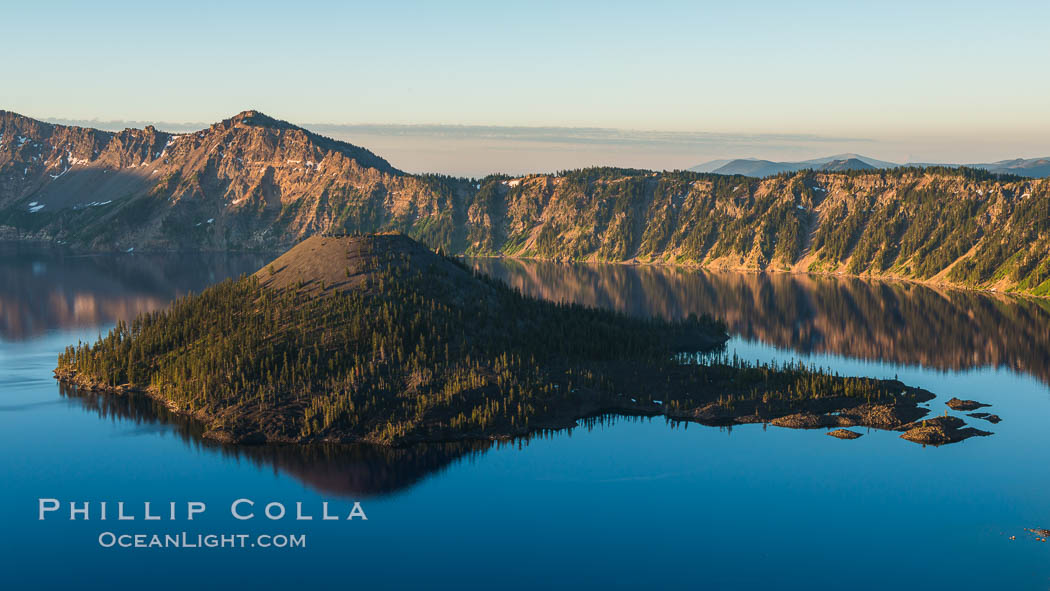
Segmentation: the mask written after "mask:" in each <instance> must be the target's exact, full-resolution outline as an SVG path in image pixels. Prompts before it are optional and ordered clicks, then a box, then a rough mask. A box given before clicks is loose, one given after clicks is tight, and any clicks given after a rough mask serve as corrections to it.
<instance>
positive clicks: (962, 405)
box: [945, 398, 991, 410]
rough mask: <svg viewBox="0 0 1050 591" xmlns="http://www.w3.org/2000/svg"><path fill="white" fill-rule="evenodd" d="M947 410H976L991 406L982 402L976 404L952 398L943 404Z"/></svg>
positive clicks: (975, 402)
mask: <svg viewBox="0 0 1050 591" xmlns="http://www.w3.org/2000/svg"><path fill="white" fill-rule="evenodd" d="M945 404H947V405H948V408H950V409H952V410H977V409H978V408H983V407H985V406H991V404H984V403H983V402H977V401H976V400H960V399H959V398H952V399H951V400H949V401H948V402H945Z"/></svg>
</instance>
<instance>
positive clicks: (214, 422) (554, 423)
mask: <svg viewBox="0 0 1050 591" xmlns="http://www.w3.org/2000/svg"><path fill="white" fill-rule="evenodd" d="M54 375H55V378H56V379H57V380H58V381H60V382H62V383H64V384H66V385H71V386H76V387H77V388H81V389H85V390H88V391H92V392H96V393H103V394H109V395H116V396H120V395H126V394H131V393H134V394H142V395H145V396H149V397H150V398H153V399H154V400H157V401H159V402H161V403H162V404H164V405H165V406H166V407H167V408H168V409H169V410H170V411H171V412H173V413H175V414H178V415H181V416H185V417H189V418H192V419H194V420H196V421H199V422H200V423H202V424H203V425H204V427H205V429H204V431H203V437H204V438H205V439H208V440H212V441H216V442H220V443H227V444H240V445H257V444H268V443H284V444H310V443H341V444H350V443H370V444H379V445H391V444H390V443H388V442H383V441H372V440H370V439H368V438H361V437H354V436H342V437H332V436H327V437H323V438H317V437H299V438H290V437H288V436H286V435H285V434H283V433H282V431H281V430H278V429H270V428H268V427H269V426H274V425H277V424H278V423H280V420H279V417H274V416H267V415H266V414H260V415H259V416H258V417H255V418H257V419H258V421H257V422H255V421H252V422H253V423H255V424H258V425H259V426H260V427H259V428H258V429H257V430H246V429H236V428H230V427H228V426H227V423H226V422H225V421H223V420H222V418H223V417H221V416H211V415H208V414H205V413H202V412H191V411H189V410H187V409H184V408H180V407H179V406H178V405H177V404H175V403H173V402H172V401H170V400H168V399H166V398H164V397H163V396H162V395H160V394H159V393H158V392H156V391H153V390H151V389H149V388H147V389H142V388H137V387H133V386H130V385H127V384H124V385H118V386H111V385H108V384H103V383H101V382H100V381H98V380H94V379H91V378H89V377H86V376H82V375H77V372H76V371H75V370H58V369H56V370H55V371H54ZM579 394H582V396H580V397H578V398H577V399H576V400H575V401H574V402H573V403H571V404H566V406H565V408H564V409H563V410H562V411H561V412H559V413H557V414H556V415H555V416H553V417H548V418H547V419H545V420H542V421H539V422H537V423H536V424H534V425H531V426H530V427H528V428H513V429H499V430H491V431H487V432H480V431H464V432H453V431H447V430H446V431H441V432H436V433H433V434H432V436H430V437H413V438H409V439H406V440H402V441H399V442H398V443H397V444H396V445H393V447H405V446H408V445H412V444H415V443H437V442H454V441H468V440H508V439H514V438H519V437H526V436H529V435H531V434H534V433H537V432H542V431H556V430H563V429H572V428H574V427H577V426H579V424H580V422H581V421H585V420H587V419H591V418H596V417H600V416H606V415H621V416H647V417H657V416H663V417H666V418H667V419H669V420H671V421H677V422H690V423H698V424H701V425H705V426H712V427H714V426H719V427H725V426H732V425H748V424H758V423H764V424H769V425H773V426H777V427H784V428H789V429H829V430H828V431H827V435H830V436H833V437H837V438H840V439H856V438H859V437H861V435H862V434H860V433H857V432H855V431H850V430H848V429H846V427H867V428H872V429H879V430H884V431H898V432H901V433H902V434H901V438H903V439H905V440H907V441H912V442H914V443H920V444H923V445H935V446H937V445H944V444H948V443H957V442H959V441H963V440H965V439H968V438H970V437H974V436H988V435H992V433H990V432H987V431H982V430H980V429H976V428H973V427H968V426H966V425H965V423H964V422H963V421H962V419H958V418H956V417H936V418H932V419H923V418H922V417H923V416H925V415H926V414H927V413H928V412H929V411H928V410H927V409H924V408H922V407H920V406H918V405H919V404H920V403H922V402H928V401H929V400H932V399H933V398H934V395H933V394H932V393H930V392H927V391H925V390H922V389H919V388H907V387H904V389H903V391H902V397H901V399H900V400H898V401H896V402H894V403H886V404H874V403H860V402H858V401H856V400H854V399H849V398H831V399H817V400H804V401H800V403H801V404H799V405H797V406H796V407H795V408H791V407H785V406H782V405H765V406H763V405H761V404H758V405H755V406H753V407H741V408H739V409H736V410H734V411H727V410H726V409H725V407H724V406H722V405H719V404H718V403H714V402H712V403H708V404H705V405H703V406H701V407H698V408H696V409H692V410H689V411H677V412H676V411H673V410H671V409H668V408H664V405H663V404H661V403H659V402H655V401H643V400H640V399H636V398H628V397H626V396H623V397H622V398H623V399H622V400H618V401H613V402H612V403H610V402H609V401H608V400H607V399H606V400H604V401H603V400H602V398H601V397H600V396H599V395H598V393H597V392H590V391H581V392H580V393H579ZM799 407H805V408H799ZM241 424H244V423H243V422H242V423H241ZM832 428H835V429H833V430H832Z"/></svg>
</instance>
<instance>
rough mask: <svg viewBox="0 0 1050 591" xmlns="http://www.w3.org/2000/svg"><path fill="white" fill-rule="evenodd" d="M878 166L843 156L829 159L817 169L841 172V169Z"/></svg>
mask: <svg viewBox="0 0 1050 591" xmlns="http://www.w3.org/2000/svg"><path fill="white" fill-rule="evenodd" d="M878 168H879V167H877V166H872V165H871V164H868V163H867V162H864V161H863V160H860V159H859V158H845V159H843V160H830V161H828V162H825V163H824V164H821V165H820V166H819V167H818V168H817V170H827V171H834V172H841V171H843V170H877V169H878Z"/></svg>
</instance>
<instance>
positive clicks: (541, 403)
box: [55, 233, 976, 446]
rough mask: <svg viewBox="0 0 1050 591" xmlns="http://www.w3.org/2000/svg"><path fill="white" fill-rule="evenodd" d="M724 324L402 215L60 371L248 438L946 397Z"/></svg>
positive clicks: (711, 421) (871, 411)
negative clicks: (570, 285) (492, 260)
mask: <svg viewBox="0 0 1050 591" xmlns="http://www.w3.org/2000/svg"><path fill="white" fill-rule="evenodd" d="M727 339H728V335H727V334H726V330H725V326H724V324H722V323H721V322H719V321H717V320H715V319H713V318H710V317H696V316H690V317H688V318H687V319H685V320H681V321H668V320H664V319H660V318H635V317H630V316H627V315H624V314H622V313H618V312H612V311H607V310H601V309H595V308H590V307H584V306H580V305H576V304H570V303H558V302H550V301H545V300H541V299H536V298H532V297H527V296H524V295H522V294H521V293H520V292H519V291H516V290H513V289H511V288H509V287H507V286H506V285H505V284H503V283H502V282H499V281H498V280H495V279H491V278H489V277H486V276H484V275H480V274H478V273H476V272H473V271H471V270H470V269H468V268H467V267H466V266H465V265H464V264H462V263H461V262H460V261H458V260H457V259H455V258H451V257H447V256H445V255H443V254H442V253H440V252H434V251H432V250H430V249H429V248H427V247H426V246H424V245H423V244H421V243H419V242H416V241H415V240H413V239H411V238H409V237H407V236H405V235H403V234H400V233H387V234H365V235H338V236H337V235H315V236H313V237H311V238H308V239H306V240H304V241H302V242H301V243H299V244H298V245H296V246H295V247H293V248H292V249H291V250H289V251H288V252H286V253H285V254H283V255H282V256H280V257H278V258H277V259H275V260H274V261H273V262H271V263H270V264H268V265H266V266H264V267H263V268H262V269H260V270H259V271H258V272H256V273H255V274H253V275H251V276H242V277H241V278H239V279H236V280H227V281H224V282H222V283H219V284H217V285H214V286H212V287H209V288H207V289H205V290H204V291H202V292H201V293H199V294H190V295H188V296H185V297H182V298H180V299H178V300H176V301H175V302H173V303H172V304H171V306H170V307H168V308H167V309H165V310H159V311H154V312H149V313H146V314H142V315H140V316H138V317H137V318H135V319H134V320H132V321H131V322H123V321H121V322H118V323H117V325H116V326H115V327H114V328H113V329H112V330H111V331H110V332H109V333H108V334H106V335H105V336H101V337H100V338H99V339H98V340H97V341H96V342H94V343H78V344H77V345H75V346H69V347H67V348H66V350H65V351H64V352H63V353H62V354H61V355H60V356H59V359H58V367H57V368H56V370H55V376H56V378H58V379H59V380H60V381H62V382H63V383H64V384H65V385H67V386H70V387H75V388H80V389H86V390H90V391H98V392H105V393H109V394H117V395H119V394H122V393H127V392H141V393H145V394H146V395H148V396H150V397H151V398H153V399H155V400H157V401H159V402H161V403H163V404H164V405H165V406H166V407H167V408H169V409H170V410H171V411H173V412H175V413H178V414H179V415H184V416H187V417H192V418H194V419H195V420H197V421H199V422H200V424H201V425H202V430H203V436H204V437H206V438H209V439H213V440H217V441H222V442H229V443H244V444H250V443H266V442H281V443H322V442H323V443H355V442H362V443H373V444H382V445H390V446H406V445H409V444H413V443H418V442H424V441H464V440H498V439H505V438H511V437H517V436H524V435H528V434H533V433H536V432H543V431H545V430H553V429H562V428H571V427H573V426H575V425H577V423H578V421H580V420H584V419H590V418H595V417H599V416H603V415H606V414H610V413H612V414H623V415H643V416H660V415H662V416H664V417H666V418H667V419H668V420H670V421H689V422H697V423H703V424H707V425H734V424H744V423H772V424H774V425H780V426H784V427H794V428H832V427H838V428H841V427H850V426H866V427H871V428H876V429H887V430H899V431H903V430H907V429H912V428H915V425H916V421H918V420H920V419H921V418H922V417H923V416H924V415H925V414H927V413H928V412H929V411H928V410H927V409H925V408H922V407H920V406H919V404H920V403H923V402H927V401H929V400H931V399H933V398H934V395H933V394H932V393H930V392H928V391H925V390H922V389H919V388H914V387H909V386H906V385H904V384H902V383H901V382H899V381H897V380H877V379H870V378H855V377H842V376H838V375H833V374H830V373H827V372H825V371H823V370H820V369H818V368H813V367H806V366H803V365H801V364H797V363H792V364H759V363H755V362H750V361H746V360H742V359H739V358H737V357H735V356H732V357H731V356H729V355H728V354H727V353H726V352H725V346H724V345H725V342H726V341H727ZM966 434H969V432H966ZM974 434H976V433H974ZM950 439H955V438H950ZM936 443H940V441H937V442H936Z"/></svg>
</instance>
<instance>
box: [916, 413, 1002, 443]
mask: <svg viewBox="0 0 1050 591" xmlns="http://www.w3.org/2000/svg"><path fill="white" fill-rule="evenodd" d="M901 430H903V431H904V433H903V434H901V438H902V439H907V440H908V441H913V442H915V443H921V444H923V445H944V444H946V443H956V442H959V441H962V440H964V439H969V438H970V437H984V436H987V435H991V433H990V432H988V431H982V430H980V429H975V428H973V427H967V426H966V423H965V422H963V420H962V419H960V418H958V417H936V418H932V419H924V420H922V421H916V422H914V423H909V424H908V425H905V426H904V427H902V428H901Z"/></svg>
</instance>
